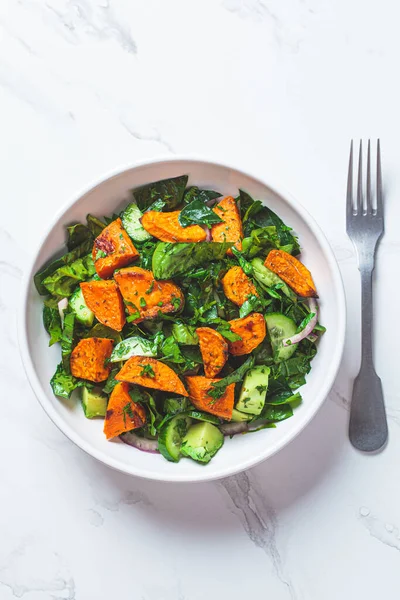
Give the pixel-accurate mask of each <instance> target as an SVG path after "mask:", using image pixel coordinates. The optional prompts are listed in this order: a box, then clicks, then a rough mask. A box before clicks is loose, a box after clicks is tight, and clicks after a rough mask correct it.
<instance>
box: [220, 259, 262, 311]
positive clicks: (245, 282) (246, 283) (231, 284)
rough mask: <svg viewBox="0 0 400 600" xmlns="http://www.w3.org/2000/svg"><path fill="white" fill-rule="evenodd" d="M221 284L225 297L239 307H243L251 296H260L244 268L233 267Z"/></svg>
mask: <svg viewBox="0 0 400 600" xmlns="http://www.w3.org/2000/svg"><path fill="white" fill-rule="evenodd" d="M221 283H222V289H223V290H224V294H225V296H226V297H227V298H229V300H231V302H233V303H234V304H236V305H237V306H242V304H243V303H244V302H245V301H246V300H247V298H248V297H249V296H251V295H254V296H258V293H257V290H256V287H255V285H254V283H253V282H252V281H251V279H250V278H249V277H248V276H247V275H246V273H245V272H244V271H243V269H242V267H231V268H230V269H229V271H227V272H226V273H225V275H224V277H223V278H222V281H221Z"/></svg>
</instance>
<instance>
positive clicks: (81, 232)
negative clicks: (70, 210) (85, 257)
mask: <svg viewBox="0 0 400 600" xmlns="http://www.w3.org/2000/svg"><path fill="white" fill-rule="evenodd" d="M67 235H68V240H67V248H68V250H73V249H74V248H77V247H78V246H80V245H81V244H83V243H84V242H86V241H88V240H89V241H90V242H91V243H93V234H92V232H91V231H90V229H89V228H88V227H86V225H84V224H83V223H76V224H75V225H70V226H69V227H67Z"/></svg>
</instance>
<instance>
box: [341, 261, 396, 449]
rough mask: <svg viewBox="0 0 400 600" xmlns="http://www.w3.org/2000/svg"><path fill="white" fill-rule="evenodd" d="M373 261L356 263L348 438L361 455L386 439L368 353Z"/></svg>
mask: <svg viewBox="0 0 400 600" xmlns="http://www.w3.org/2000/svg"><path fill="white" fill-rule="evenodd" d="M373 270H374V264H373V258H370V260H369V261H366V262H364V261H362V260H360V273H361V315H362V317H361V346H362V359H361V367H360V372H359V374H358V376H357V377H356V379H355V381H354V387H353V395H352V400H351V408H350V423H349V437H350V441H351V443H352V444H353V446H354V447H355V448H358V449H359V450H363V451H364V452H373V451H375V450H379V449H380V448H381V447H382V446H383V445H384V444H385V443H386V440H387V437H388V427H387V420H386V412H385V404H384V401H383V392H382V384H381V380H380V379H379V377H378V375H377V374H376V372H375V368H374V361H373V352H372V348H373V346H372V326H373V318H372V273H373Z"/></svg>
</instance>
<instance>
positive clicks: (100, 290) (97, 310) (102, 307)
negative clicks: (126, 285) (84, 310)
mask: <svg viewBox="0 0 400 600" xmlns="http://www.w3.org/2000/svg"><path fill="white" fill-rule="evenodd" d="M81 290H82V294H83V297H84V298H85V302H86V304H87V306H88V308H90V310H91V311H92V312H93V313H94V315H95V317H96V319H97V320H98V321H100V323H103V325H107V326H108V327H111V329H115V331H121V329H122V328H123V326H124V325H125V307H124V303H123V302H122V296H121V294H120V291H119V289H118V286H117V284H116V283H115V281H110V280H108V281H85V282H84V283H81Z"/></svg>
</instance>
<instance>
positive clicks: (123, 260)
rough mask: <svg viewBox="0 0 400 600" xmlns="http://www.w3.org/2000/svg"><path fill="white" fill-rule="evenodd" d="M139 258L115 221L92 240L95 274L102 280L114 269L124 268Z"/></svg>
mask: <svg viewBox="0 0 400 600" xmlns="http://www.w3.org/2000/svg"><path fill="white" fill-rule="evenodd" d="M138 256H139V252H138V251H137V250H136V248H135V246H134V245H133V243H132V240H131V238H130V237H129V235H128V234H127V233H126V231H125V229H124V228H123V227H122V221H121V219H119V218H118V219H115V221H112V223H110V224H109V225H107V227H105V228H104V229H103V231H102V232H101V233H100V235H99V236H97V238H96V239H95V240H94V244H93V251H92V257H93V262H94V266H95V268H96V272H97V274H98V276H99V277H101V278H102V279H108V278H109V277H111V276H112V274H113V273H114V271H115V269H120V268H121V267H126V265H129V263H131V262H132V261H133V260H135V259H136V258H137V257H138Z"/></svg>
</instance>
